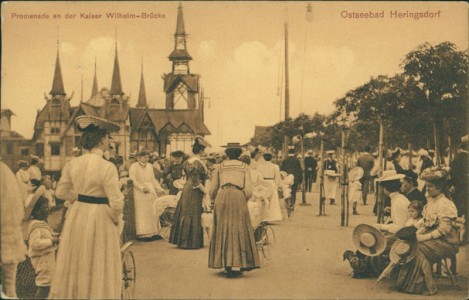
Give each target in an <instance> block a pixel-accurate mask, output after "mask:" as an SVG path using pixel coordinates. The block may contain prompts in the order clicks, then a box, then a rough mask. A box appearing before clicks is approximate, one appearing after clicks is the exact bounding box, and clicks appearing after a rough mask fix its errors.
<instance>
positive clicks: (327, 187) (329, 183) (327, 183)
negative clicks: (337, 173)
mask: <svg viewBox="0 0 469 300" xmlns="http://www.w3.org/2000/svg"><path fill="white" fill-rule="evenodd" d="M337 178H338V177H333V176H324V193H325V197H326V199H336V197H335V194H336V190H337Z"/></svg>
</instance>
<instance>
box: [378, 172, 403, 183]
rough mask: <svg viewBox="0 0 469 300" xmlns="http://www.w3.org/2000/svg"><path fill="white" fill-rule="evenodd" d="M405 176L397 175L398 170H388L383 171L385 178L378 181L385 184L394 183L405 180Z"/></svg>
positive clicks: (382, 177)
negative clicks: (386, 182) (394, 181)
mask: <svg viewBox="0 0 469 300" xmlns="http://www.w3.org/2000/svg"><path fill="white" fill-rule="evenodd" d="M404 177H405V175H404V174H397V172H396V170H386V171H383V176H381V177H380V178H378V179H376V181H378V182H385V181H393V180H400V179H402V178H404Z"/></svg>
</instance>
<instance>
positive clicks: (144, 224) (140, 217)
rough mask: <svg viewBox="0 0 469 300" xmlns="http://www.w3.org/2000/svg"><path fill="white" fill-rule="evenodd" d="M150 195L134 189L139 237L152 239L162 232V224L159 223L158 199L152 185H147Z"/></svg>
mask: <svg viewBox="0 0 469 300" xmlns="http://www.w3.org/2000/svg"><path fill="white" fill-rule="evenodd" d="M145 186H146V188H147V189H148V190H149V191H150V193H148V194H145V193H143V192H142V191H140V190H138V189H136V188H134V202H135V227H136V231H137V236H138V237H142V238H145V237H152V236H154V235H157V234H158V233H159V232H160V227H161V226H160V223H159V222H157V219H156V215H155V209H154V206H153V204H154V202H155V199H156V198H157V196H156V193H155V191H154V188H153V187H152V186H151V184H148V185H147V184H145Z"/></svg>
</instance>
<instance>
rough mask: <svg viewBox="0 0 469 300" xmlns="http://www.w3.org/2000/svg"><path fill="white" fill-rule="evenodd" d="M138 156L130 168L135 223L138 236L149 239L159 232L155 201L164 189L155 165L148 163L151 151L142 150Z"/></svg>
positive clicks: (144, 239)
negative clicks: (156, 173) (156, 174)
mask: <svg viewBox="0 0 469 300" xmlns="http://www.w3.org/2000/svg"><path fill="white" fill-rule="evenodd" d="M137 156H138V162H137V163H135V164H133V165H132V166H131V167H130V170H129V177H130V179H132V181H133V185H134V202H135V225H136V231H137V236H138V238H139V239H142V240H143V241H149V240H151V239H152V238H154V237H155V236H156V235H157V234H158V232H159V222H156V216H155V213H154V211H153V203H154V201H155V199H156V198H157V197H158V196H159V195H161V194H164V191H163V189H162V188H161V186H160V184H159V183H158V181H156V179H155V175H154V174H153V166H152V165H151V164H149V163H148V159H149V157H150V152H149V151H147V150H140V151H139V152H138V154H137Z"/></svg>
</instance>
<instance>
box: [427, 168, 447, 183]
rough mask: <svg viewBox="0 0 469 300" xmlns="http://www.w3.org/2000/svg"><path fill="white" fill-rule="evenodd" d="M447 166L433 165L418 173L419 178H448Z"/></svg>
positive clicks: (431, 179)
mask: <svg viewBox="0 0 469 300" xmlns="http://www.w3.org/2000/svg"><path fill="white" fill-rule="evenodd" d="M449 178H450V176H449V168H448V167H446V166H434V167H431V168H427V169H425V170H423V171H422V173H420V179H422V180H425V181H435V180H449Z"/></svg>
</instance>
